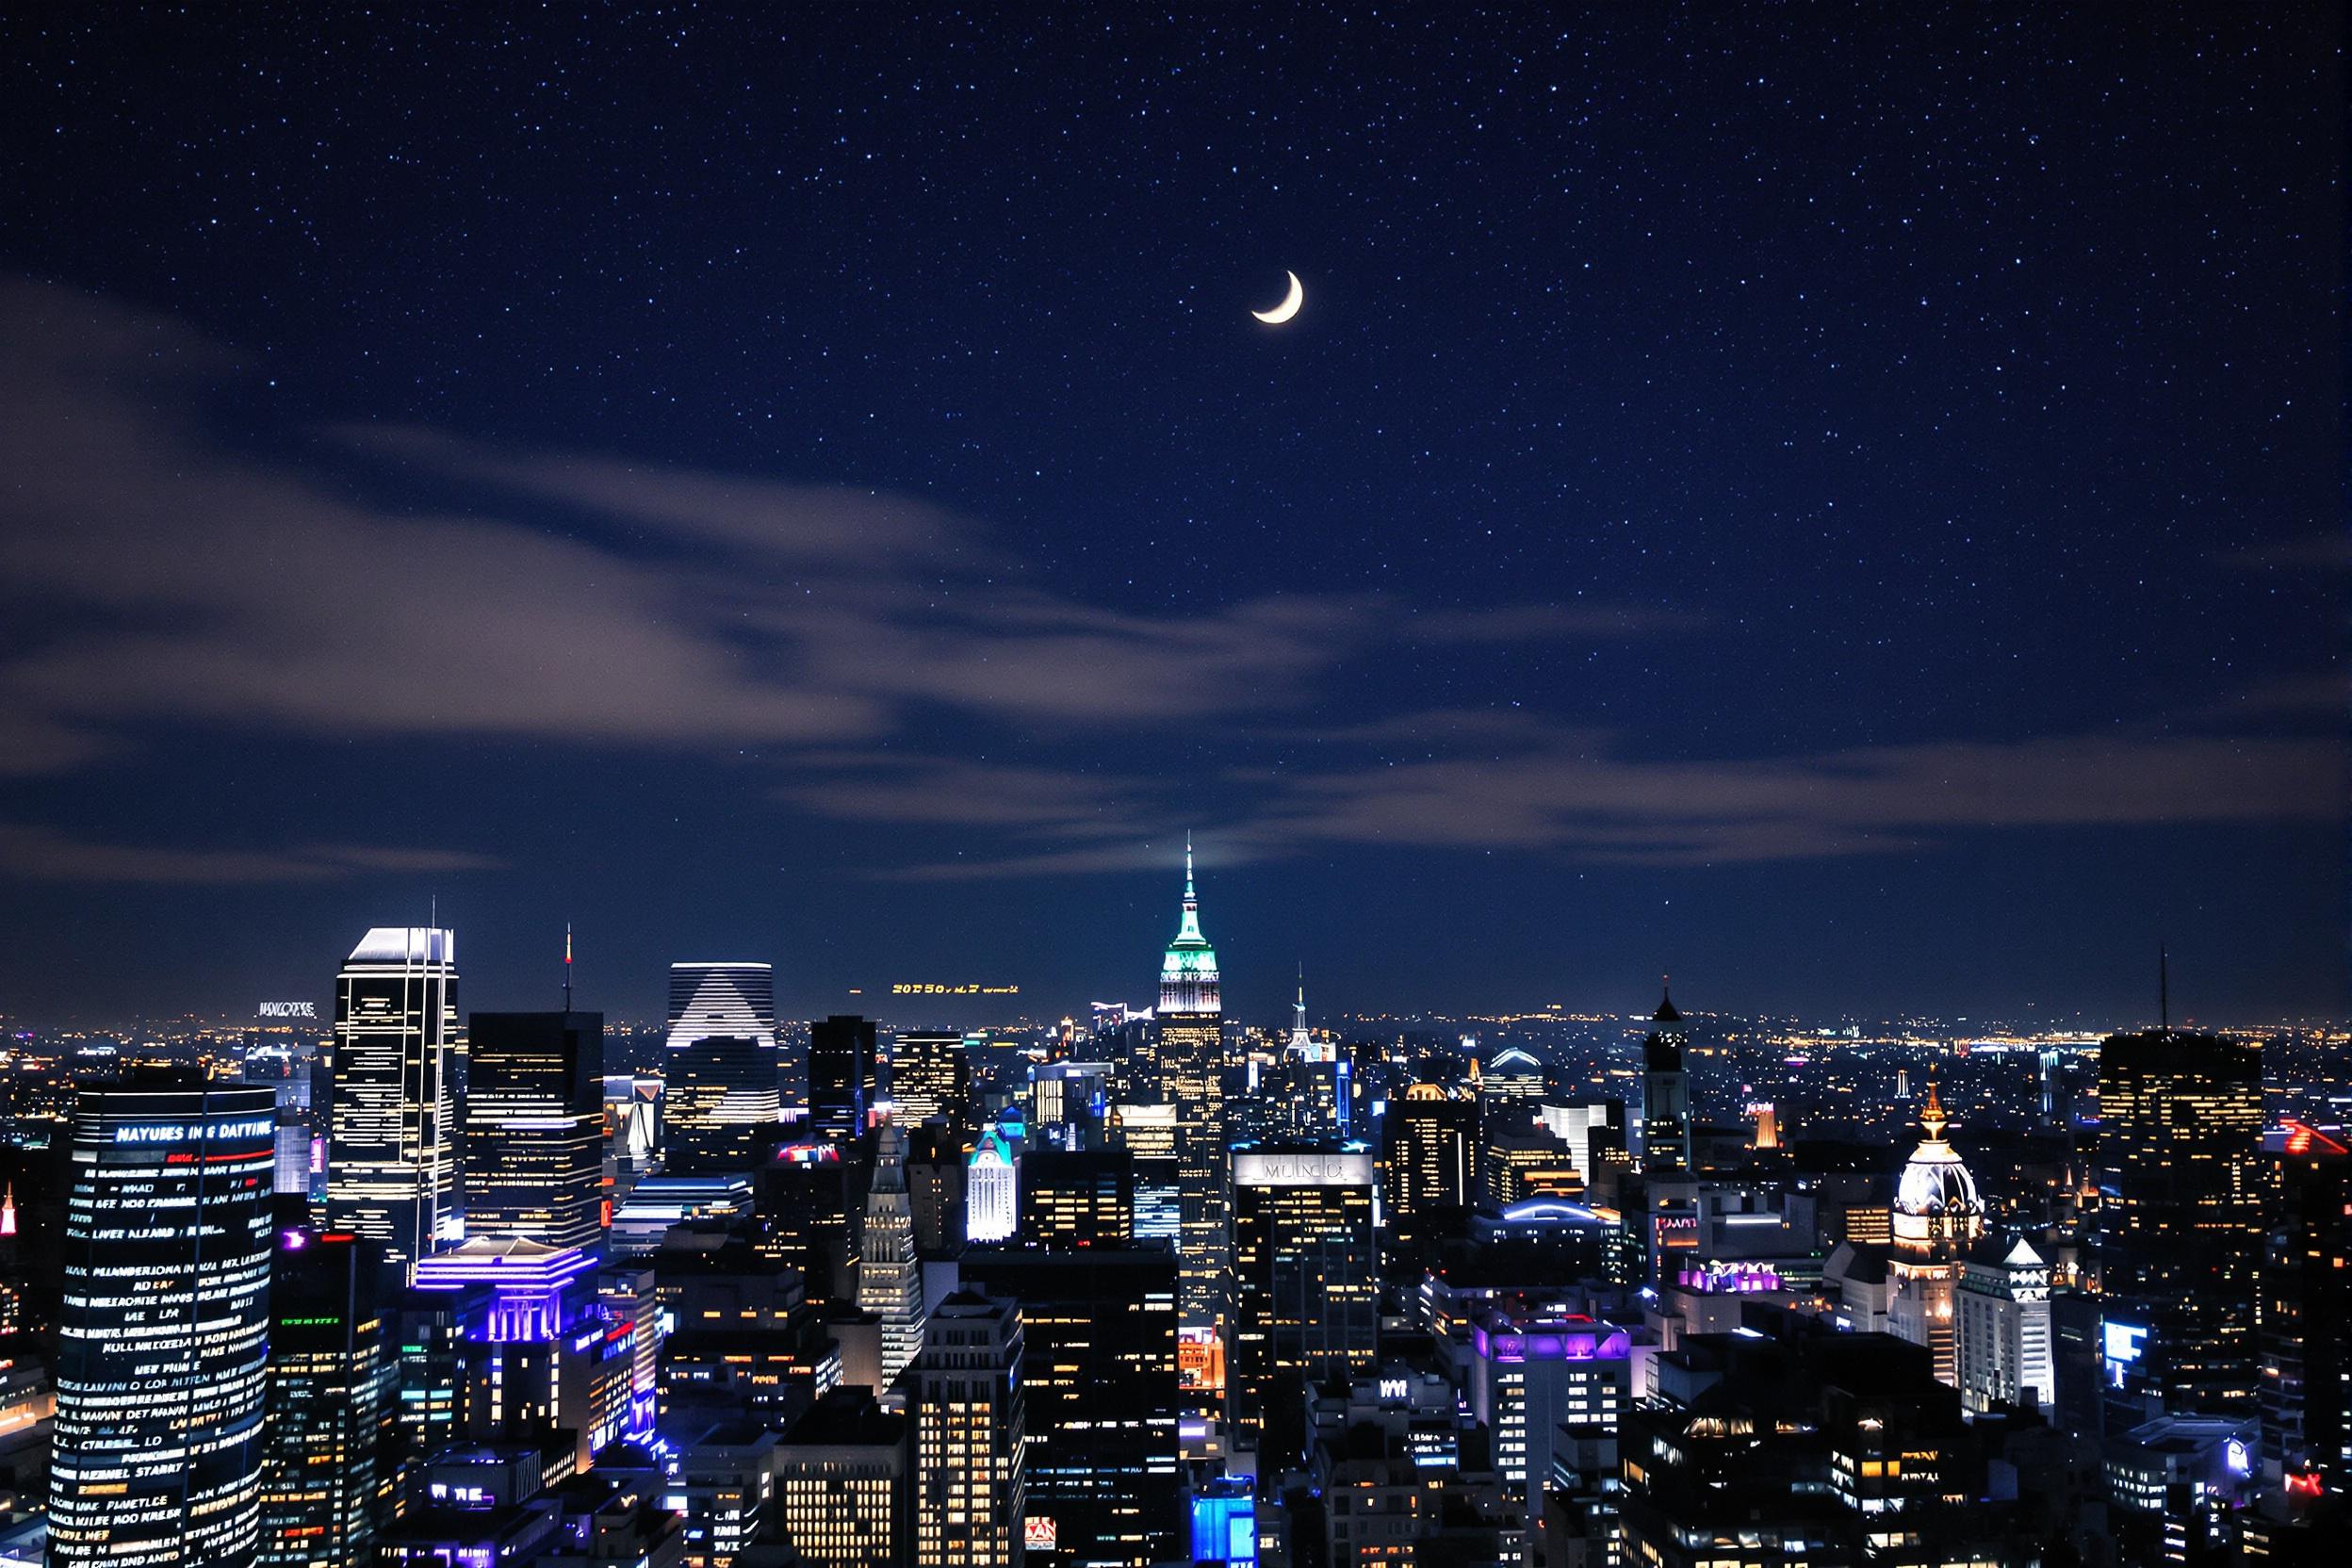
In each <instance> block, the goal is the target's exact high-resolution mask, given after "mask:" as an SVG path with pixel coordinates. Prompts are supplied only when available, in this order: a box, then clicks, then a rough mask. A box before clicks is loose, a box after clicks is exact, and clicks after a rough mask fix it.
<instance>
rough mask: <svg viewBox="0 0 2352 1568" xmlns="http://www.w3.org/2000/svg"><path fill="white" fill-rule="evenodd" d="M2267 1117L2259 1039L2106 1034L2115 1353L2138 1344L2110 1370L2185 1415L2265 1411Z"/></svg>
mask: <svg viewBox="0 0 2352 1568" xmlns="http://www.w3.org/2000/svg"><path fill="white" fill-rule="evenodd" d="M2261 1136H2262V1054H2261V1053H2260V1052H2259V1051H2257V1050H2256V1049H2255V1048H2254V1047H2253V1046H2251V1045H2246V1044H2242V1043H2240V1042H2238V1041H2236V1040H2229V1039H2224V1038H2222V1037H2219V1036H2217V1035H2195V1034H2189V1033H2187V1032H2185V1031H2182V1030H2178V1029H2171V1028H2159V1029H2153V1030H2149V1031H2147V1032H2145V1033H2142V1034H2136V1035H2112V1036H2110V1037H2108V1038H2107V1040H2106V1042H2105V1043H2104V1044H2102V1045H2101V1046H2100V1047H2099V1152H2098V1157H2097V1164H2096V1169H2097V1173H2098V1179H2099V1220H2098V1228H2097V1231H2096V1232H2095V1233H2094V1238H2093V1243H2094V1244H2093V1247H2092V1254H2091V1261H2092V1270H2093V1275H2094V1278H2095V1281H2096V1285H2097V1288H2098V1291H2099V1295H2100V1296H2102V1297H2103V1298H2105V1301H2104V1303H2103V1312H2104V1315H2105V1318H2106V1321H2107V1324H2108V1328H2107V1331H2106V1339H2107V1344H2108V1345H2109V1347H2110V1349H2111V1354H2112V1353H2113V1349H2114V1348H2115V1347H2117V1346H2121V1345H2126V1344H2130V1345H2131V1346H2132V1356H2131V1360H2130V1361H2129V1362H2128V1363H2126V1364H2111V1365H2110V1367H2109V1371H2110V1373H2111V1375H2112V1376H2114V1377H2115V1378H2116V1379H2117V1380H2120V1381H2121V1382H2122V1384H2123V1385H2124V1386H2126V1387H2127V1388H2136V1389H2141V1390H2144V1391H2146V1392H2148V1393H2151V1394H2155V1395H2158V1396H2160V1397H2162V1398H2163V1400H2164V1408H2165V1409H2166V1410H2167V1411H2170V1412H2172V1413H2176V1414H2205V1415H2242V1414H2250V1413H2252V1412H2253V1410H2254V1406H2255V1397H2256V1390H2257V1387H2258V1384H2259V1381H2260V1380H2259V1378H2258V1377H2257V1374H2256V1348H2255V1297H2256V1276H2257V1273H2258V1271H2259V1269H2260V1266H2261V1263H2262V1202H2261V1201H2260V1198H2259V1196H2258V1195H2257V1193H2256V1192H2255V1190H2254V1180H2253V1176H2254V1167H2255V1163H2256V1161H2257V1159H2258V1158H2259V1152H2260V1139H2261ZM2127 1330H2129V1331H2139V1335H2140V1336H2141V1337H2139V1338H2138V1339H2137V1340H2136V1341H2135V1340H2133V1339H2132V1338H2131V1336H2130V1335H2129V1334H2127V1333H2125V1332H2124V1331H2127Z"/></svg>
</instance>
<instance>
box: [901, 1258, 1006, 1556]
mask: <svg viewBox="0 0 2352 1568" xmlns="http://www.w3.org/2000/svg"><path fill="white" fill-rule="evenodd" d="M1021 1347H1022V1339H1021V1309H1020V1308H1019V1307H1017V1306H1015V1305H1014V1304H1013V1303H1012V1302H1010V1301H995V1300H990V1299H988V1298H987V1297H985V1296H980V1295H976V1294H974V1293H972V1292H971V1291H962V1290H959V1291H957V1292H956V1294H954V1295H953V1296H950V1297H949V1298H948V1299H946V1300H944V1301H941V1302H940V1303H939V1311H938V1312H936V1313H934V1314H932V1315H931V1320H930V1322H929V1323H928V1324H927V1325H925V1327H924V1331H923V1355H922V1358H921V1359H920V1360H919V1361H918V1362H917V1363H916V1368H915V1370H916V1386H915V1476H916V1481H915V1563H916V1565H917V1568H1019V1565H1020V1563H1021V1553H1022V1546H1023V1542H1022V1530H1021V1522H1022V1519H1023V1516H1024V1515H1025V1514H1026V1512H1027V1508H1028V1499H1027V1465H1026V1462H1025V1449H1026V1440H1025V1432H1026V1426H1025V1423H1024V1420H1023V1414H1022V1397H1021V1383H1022V1377H1021V1365H1022V1358H1021Z"/></svg>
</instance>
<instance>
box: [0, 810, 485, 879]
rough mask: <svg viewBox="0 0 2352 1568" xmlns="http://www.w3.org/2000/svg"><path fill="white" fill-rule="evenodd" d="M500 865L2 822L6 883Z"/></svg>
mask: <svg viewBox="0 0 2352 1568" xmlns="http://www.w3.org/2000/svg"><path fill="white" fill-rule="evenodd" d="M501 863H502V862H500V861H498V860H497V859H494V858H490V857H488V856H483V855H472V854H467V853H465V852H463V851H459V850H440V849H416V848H405V847H397V846H391V845H384V844H304V845H301V846H298V847H295V848H290V849H187V848H181V847H176V846H173V845H169V844H129V843H103V842H98V841H92V840H89V839H82V838H75V837H72V836H70V835H67V834H64V833H60V832H57V831H55V830H53V829H50V828H46V827H38V826H30V825H23V824H16V823H0V877H7V878H13V879H17V880H22V881H37V882H101V883H107V882H112V883H124V884H151V885H160V884H170V883H188V884H198V885H213V884H224V883H240V882H246V883H254V882H327V881H334V880H336V879H338V878H342V877H348V876H353V875H357V874H361V873H364V872H394V873H403V874H433V873H456V872H468V871H490V870H496V869H497V868H498V866H499V865H500V864H501Z"/></svg>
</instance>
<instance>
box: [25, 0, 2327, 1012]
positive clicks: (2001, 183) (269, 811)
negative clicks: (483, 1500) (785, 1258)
mask: <svg viewBox="0 0 2352 1568" xmlns="http://www.w3.org/2000/svg"><path fill="white" fill-rule="evenodd" d="M319 9H320V10H321V11H324V10H325V9H326V8H319ZM400 9H401V8H377V9H376V10H375V11H374V12H373V13H372V14H365V13H361V12H359V11H358V10H357V9H355V8H334V10H333V13H332V14H326V15H320V16H313V17H308V18H303V17H300V16H298V15H296V14H295V13H294V11H293V9H292V8H273V9H271V10H269V11H263V10H261V9H260V8H253V9H251V10H242V11H240V12H239V14H237V15H232V14H231V13H230V10H229V8H221V7H213V6H197V7H193V8H189V9H188V11H187V12H184V13H174V12H141V11H139V10H136V9H134V8H128V7H122V8H115V7H106V8H97V7H80V6H72V7H68V6H56V7H39V6H33V7H16V8H10V9H9V10H8V12H7V13H5V14H0V158H5V169H6V180H5V189H6V191H7V193H8V195H7V200H6V202H5V204H0V1015H5V1016H6V1017H8V1019H10V1020H22V1021H49V1022H66V1021H75V1020H79V1021H105V1020H110V1019H118V1018H122V1017H125V1016H127V1015H128V1014H130V1013H131V1012H133V1011H146V1012H150V1013H155V1014H162V1013H170V1012H176V1011H181V1010H187V1009H196V1010H207V1011H213V1010H217V1011H220V1012H222V1013H237V1012H244V1011H249V1010H250V1009H251V1006H252V1005H253V1002H255V1001H257V1000H259V999H261V998H263V997H286V996H292V997H313V998H319V999H321V1000H323V999H324V998H325V997H326V995H327V994H328V991H329V982H330V980H331V977H332V975H333V972H334V971H335V966H336V965H337V963H338V962H339V961H340V960H341V958H342V956H343V955H344V953H345V952H347V951H348V950H349V948H350V947H351V944H352V942H353V941H354V940H355V939H357V937H358V935H359V934H360V932H361V930H363V929H364V928H365V927H367V926H368V925H371V924H386V923H412V922H413V923H423V922H424V920H425V919H426V918H427V911H428V908H429V907H431V901H433V900H434V899H436V898H437V900H438V908H439V912H440V916H441V918H442V920H443V921H444V923H449V924H452V925H454V926H455V927H456V928H457V930H458V933H459V958H460V965H461V969H462V970H463V972H464V973H465V976H466V988H467V1000H468V1002H469V1004H470V1005H482V1006H491V1005H553V1004H554V1002H555V1000H556V992H555V986H556V976H557V971H558V964H557V958H558V956H559V955H560V951H561V944H562V930H563V925H564V922H565V921H566V920H569V921H571V922H572V923H574V924H575V925H576V927H577V928H578V931H579V933H580V936H579V942H580V997H581V1001H582V1004H583V1005H600V1006H603V1007H606V1008H607V1009H609V1010H612V1011H614V1012H618V1013H623V1014H630V1015H638V1016H644V1015H649V1014H654V1013H657V1012H658V1009H659V1006H660V994H661V986H662V978H663V976H662V971H663V967H664V966H665V965H666V964H667V963H668V962H669V961H670V960H671V959H673V958H739V957H743V958H769V959H773V960H774V961H775V962H776V965H777V966H778V984H777V990H778V1000H779V1003H780V1005H783V1006H784V1007H785V1008H786V1010H788V1011H790V1012H795V1013H800V1014H804V1015H806V1014H809V1013H821V1012H823V1011H825V1010H828V1009H839V1008H844V1007H847V1006H851V1005H856V1003H857V1001H858V1000H859V999H853V998H851V997H850V996H849V995H848V994H847V992H848V989H849V988H852V987H862V988H865V990H866V996H865V997H864V998H863V999H862V1000H864V1001H865V1002H866V1003H867V1004H868V1008H869V1010H878V1011H881V1012H882V1013H883V1014H884V1015H885V1016H886V1017H888V1018H890V1019H892V1020H893V1021H903V1022H919V1021H926V1020H925V1019H923V1018H920V1017H915V1016H911V1015H910V1014H909V1013H908V1012H907V1010H905V1009H901V1008H894V1007H890V1006H889V1005H882V1004H881V999H879V998H877V997H876V996H875V995H874V992H875V991H876V989H877V988H887V987H889V986H890V984H891V983H892V982H894V981H939V982H962V981H976V982H984V983H993V984H1016V983H1017V984H1019V985H1020V986H1021V988H1022V992H1021V1003H1022V1004H1023V1005H1026V1006H1027V1008H1028V1010H1030V1011H1032V1012H1033V1013H1037V1014H1040V1015H1054V1014H1059V1013H1061V1012H1063V1011H1066V1010H1070V1009H1071V1008H1077V1007H1083V1005H1084V1004H1085V1003H1086V1002H1087V1001H1089V1000H1095V999H1102V1000H1112V999H1122V1000H1128V1001H1133V1002H1136V1003H1144V1002H1148V1001H1150V1000H1151V996H1152V981H1153V977H1154V975H1155V973H1156V968H1157V957H1158V951H1159V949H1160V947H1161V946H1162V945H1163V944H1164V943H1165V942H1166V941H1167V940H1168V938H1169V936H1170V935H1172V934H1173V931H1174V929H1175V921H1176V901H1177V894H1178V890H1179V880H1178V878H1179V874H1180V871H1179V862H1180V860H1181V856H1182V845H1183V836H1184V832H1185V831H1186V830H1187V829H1190V830H1192V831H1193V832H1194V834H1195V835H1196V838H1197V841H1198V843H1199V845H1200V854H1201V876H1202V889H1201V891H1202V897H1203V900H1204V923H1205V925H1206V927H1207V930H1208V933H1209V935H1210V937H1211V938H1212V939H1214V940H1215V941H1216V943H1217V947H1218V949H1219V951H1220V953H1221V955H1222V956H1223V960H1224V966H1225V972H1226V974H1227V981H1228V991H1227V994H1228V1010H1229V1011H1231V1012H1236V1013H1239V1014H1241V1015H1242V1016H1244V1017H1246V1018H1250V1019H1254V1020H1259V1021H1276V1018H1277V1015H1278V1014H1279V1012H1280V1010H1281V1009H1282V1005H1283V1004H1285V1003H1286V1002H1287V1000H1288V992H1289V989H1290V986H1291V983H1292V981H1291V976H1292V974H1293V972H1294V968H1295V966H1296V965H1298V964H1299V963H1301V962H1303V963H1304V964H1305V966H1306V970H1307V973H1308V977H1309V988H1310V1000H1311V1001H1312V1002H1313V1003H1314V1004H1315V1006H1316V1010H1317V1011H1318V1013H1331V1012H1337V1011H1340V1010H1370V1009H1378V1008H1467V1007H1473V1006H1495V1007H1500V1006H1541V1005H1544V1004H1547V1003H1554V1002H1557V1003H1561V1004H1564V1005H1568V1006H1570V1007H1572V1008H1576V1007H1589V1008H1617V1009H1624V1008H1632V1007H1636V1006H1642V1007H1646V1005H1648V1004H1649V1003H1650V1002H1651V1001H1652V1000H1653V999H1654V997H1655V987H1656V976H1657V975H1658V973H1659V972H1662V971H1667V970H1671V971H1673V972H1674V975H1675V990H1676V994H1677V997H1678V998H1679V999H1683V1000H1685V1001H1687V1002H1688V1003H1690V1004H1691V1005H1694V1006H1699V1007H1705V1008H1709V1009H1721V1010H1727V1011H1734V1012H1752V1011H1758V1010H1776V1011H1796V1012H1801V1013H1804V1014H1805V1015H1807V1016H1811V1017H1816V1018H1822V1019H1827V1018H1832V1017H1837V1016H1842V1015H1856V1016H1862V1017H1881V1016H1887V1015H1889V1014H1893V1013H1897V1012H1902V1011H1906V1010H1919V1011H1933V1012H1938V1013H1942V1014H1945V1015H1968V1016H1971V1017H1973V1018H1985V1017H2005V1018H2010V1019H2017V1020H2032V1019H2050V1020H2054V1021H2074V1020H2076V1019H2078V1018H2079V1019H2082V1020H2083V1021H2089V1022H2093V1023H2108V1022H2115V1023H2123V1022H2129V1021H2134V1020H2138V1019H2141V1018H2143V1017H2146V1016H2148V1015H2149V1014H2152V1012H2153V1010H2154V1003H2155V997H2154V990H2155V967H2156V966H2155V954H2156V948H2157V943H2158V942H2159V940H2160V939H2161V940H2164V941H2168V942H2169V944H2170V948H2171V953H2172V956H2173V995H2174V998H2175V1006H2176V1012H2178V1011H2182V1010H2185V1011H2186V1012H2188V1013H2189V1014H2191V1015H2193V1016H2197V1017H2200V1018H2204V1019H2209V1020H2211V1021H2254V1020H2258V1019H2275V1018H2279V1017H2286V1016H2307V1017H2314V1016H2321V1015H2332V1014H2336V1013H2339V1012H2340V1011H2341V1009H2343V1008H2344V1005H2345V1001H2346V991H2345V985H2344V951H2345V946H2344V907H2345V905H2344V877H2343V867H2344V832H2343V823H2344V745H2343V743H2342V737H2343V731H2344V694H2343V692H2342V690H2341V684H2342V683H2341V675H2342V666H2341V663H2340V656H2341V648H2342V645H2343V638H2344V627H2345V619H2344V613H2343V602H2344V587H2345V579H2346V568H2347V566H2352V550H2347V548H2346V545H2345V536H2344V532H2343V531H2342V525H2341V519H2340V487H2339V474H2340V468H2339V463H2340V455H2339V454H2340V451H2341V446H2342V430H2341V423H2340V420H2341V407H2342V394H2343V386H2342V365H2343V350H2342V330H2341V329H2342V319H2341V315H2340V308H2339V306H2340V300H2339V297H2340V292H2341V285H2342V282H2343V278H2342V270H2341V246H2342V240H2343V234H2344V205H2343V190H2342V186H2341V183H2340V173H2339V169H2340V156H2341V149H2342V146H2343V136H2344V126H2343V123H2342V104H2343V99H2344V78H2343V61H2342V57H2341V47H2342V40H2341V37H2340V35H2339V33H2338V31H2337V29H2338V28H2339V27H2340V21H2339V15H2338V13H2337V12H2336V10H2335V8H2325V7H2319V6H2312V7H2309V8H2294V7H2271V6H2260V7H2237V8H2220V7H2198V8H2192V9H2190V10H2188V11H2186V12H2183V13H2180V14H2174V15H2170V16H2166V15H2164V14H2163V13H2151V12H2149V11H2147V10H2144V9H2142V8H2132V7H2114V8H2099V9H2097V10H2093V11H2090V12H2088V13H2086V12H2085V11H2083V10H2082V9H2068V10H2061V9H2059V8H2033V9H2020V10H2017V11H2004V10H2001V9H1986V8H1955V9H1952V10H1946V11H1936V10H1921V9H1918V8H1911V7H1897V8H1887V9H1885V10H1876V9H1871V10H1863V11H1846V10H1833V9H1829V8H1797V9H1783V8H1774V9H1772V10H1769V11H1754V12H1745V13H1732V12H1717V11H1713V10H1707V11H1697V12H1662V11H1659V10H1657V9H1654V8H1648V7H1618V6H1609V7H1602V8H1595V9H1594V10H1593V11H1592V12H1590V13H1587V14H1584V15H1581V16H1577V15H1575V14H1573V13H1566V12H1555V13H1538V12H1536V11H1534V10H1532V9H1531V10H1529V11H1527V12H1518V11H1491V12H1487V13H1484V14H1471V13H1469V12H1467V11H1466V10H1464V9H1462V8H1454V7H1443V8H1395V7H1380V8H1344V9H1338V10H1330V9H1325V8H1318V7H1312V6H1309V7H1303V8H1299V7H1283V8H1279V9H1276V10H1273V11H1269V12H1267V13H1265V14H1262V15H1261V14H1255V13H1252V12H1250V11H1246V10H1244V9H1243V8H1239V7H1222V6H1220V7H1215V8H1202V9H1199V10H1193V11H1189V12H1182V13H1175V14H1167V13H1156V12H1155V13H1152V14H1145V13H1143V12H1141V11H1138V10H1135V9H1131V8H1123V7H1121V8H1103V9H1100V10H1086V9H1078V8H1058V9H1056V10H1055V11H1054V12H1053V13H1051V14H1050V15H1049V14H1045V13H1042V12H1024V11H1021V10H1017V9H1012V8H1006V9H1004V10H988V9H982V10H963V11H938V12H915V11H898V10H894V9H892V8H883V7H878V6H876V7H865V6H847V5H839V6H826V7H798V8H791V10H790V12H789V13H788V14H787V15H786V16H784V17H782V18H777V17H768V18H765V19H763V20H759V21H745V20H740V19H738V20H730V19H727V18H725V17H721V16H715V15H711V14H709V13H708V12H707V11H705V10H700V9H695V8H686V9H684V10H678V9H675V8H672V9H667V10H664V11H662V12H657V13H653V14H644V15H629V14H624V13H623V11H622V10H621V9H620V8H613V9H611V10H605V9H596V10H591V11H588V12H586V13H584V14H570V15H566V14H564V13H563V12H562V11H561V10H560V9H558V10H549V11H546V12H534V13H532V14H531V16H530V18H529V19H528V20H526V21H519V22H510V21H507V20H504V19H502V18H501V17H499V16H498V15H494V14H492V13H493V11H494V9H497V10H504V9H509V8H488V7H482V8H416V9H417V10H421V11H423V12H424V13H425V14H423V15H422V16H414V15H412V16H409V17H406V18H403V17H401V16H400V15H399V14H398V12H399V11H400ZM1286 270H1295V271H1296V272H1297V273H1298V274H1299V277H1300V278H1301V279H1302V280H1303V282H1304V285H1305V289H1306V297H1305V305H1304V308H1303V309H1302V310H1301V311H1300V313H1299V316H1298V318H1297V319H1295V320H1293V321H1291V322H1290V323H1288V324H1287V325H1284V326H1281V327H1268V326H1263V325H1261V324H1260V323H1259V322H1257V321H1255V320H1253V319H1251V318H1250V314H1249V313H1250V311H1251V310H1253V309H1258V310H1263V309H1267V308H1269V307H1271V306H1272V305H1273V304H1274V303H1275V302H1277V301H1279V300H1280V299H1281V298H1282V291H1283V286H1284V278H1283V274H1284V272H1285V271H1286ZM1005 1010H1006V1009H1005V1008H995V1009H991V1011H993V1012H995V1013H998V1014H1002V1013H1003V1012H1004V1011H1005ZM944 1011H945V1010H942V1012H943V1013H944ZM973 1016H976V1015H973Z"/></svg>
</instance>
